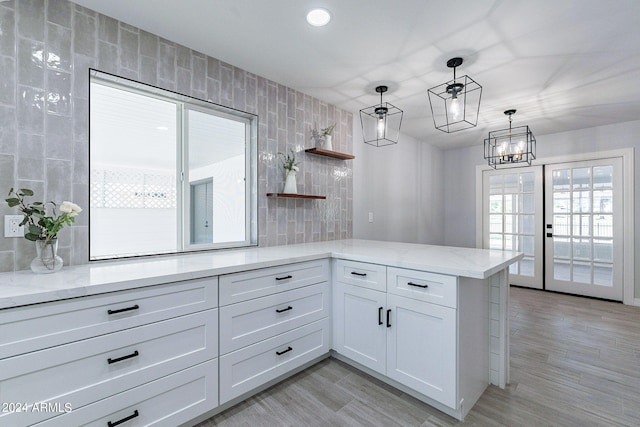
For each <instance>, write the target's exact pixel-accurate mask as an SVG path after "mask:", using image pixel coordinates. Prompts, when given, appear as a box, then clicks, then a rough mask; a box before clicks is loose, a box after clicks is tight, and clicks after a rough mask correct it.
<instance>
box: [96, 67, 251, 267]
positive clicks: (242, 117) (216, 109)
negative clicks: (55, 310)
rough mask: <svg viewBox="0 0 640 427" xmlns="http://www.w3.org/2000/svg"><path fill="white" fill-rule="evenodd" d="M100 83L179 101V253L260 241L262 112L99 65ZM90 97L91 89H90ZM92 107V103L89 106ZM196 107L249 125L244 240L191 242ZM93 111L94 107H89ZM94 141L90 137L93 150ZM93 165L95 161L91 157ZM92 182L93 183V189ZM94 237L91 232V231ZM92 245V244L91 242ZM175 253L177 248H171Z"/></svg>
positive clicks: (165, 99)
mask: <svg viewBox="0 0 640 427" xmlns="http://www.w3.org/2000/svg"><path fill="white" fill-rule="evenodd" d="M92 83H97V84H101V85H105V86H110V87H112V88H115V89H119V90H124V91H128V92H131V93H135V94H138V95H143V96H148V97H151V98H155V99H159V100H162V101H166V102H170V103H173V104H175V105H176V130H177V131H176V133H177V135H176V181H177V182H176V193H177V194H176V204H177V206H176V221H177V227H176V230H177V235H176V236H175V238H176V246H177V250H176V252H175V253H186V252H195V251H203V250H212V249H228V248H237V247H250V246H257V245H258V229H257V223H258V221H257V214H258V204H257V185H258V171H257V129H258V116H257V115H255V114H252V113H247V112H244V111H240V110H236V109H233V108H229V107H225V106H222V105H218V104H214V103H212V102H208V101H203V100H200V99H197V98H193V97H191V96H188V95H183V94H179V93H176V92H172V91H168V90H166V89H162V88H158V87H155V86H151V85H147V84H145V83H140V82H137V81H134V80H130V79H127V78H123V77H119V76H116V75H113V74H110V73H106V72H103V71H100V70H96V69H91V68H90V69H89V85H91V84H92ZM89 97H91V90H90V89H89ZM90 109H91V107H90V106H89V110H90ZM188 110H193V111H198V112H201V113H205V114H211V115H215V116H217V117H223V118H225V119H230V120H235V121H238V122H241V123H243V124H244V125H245V151H244V153H245V239H244V240H241V241H230V242H220V243H211V244H191V243H190V218H191V215H190V208H191V205H190V188H189V167H188V163H189V159H188V137H187V135H186V134H187V130H188V123H187V111H188ZM89 114H91V111H89ZM90 149H91V141H89V150H90ZM89 163H90V164H89V169H90V168H91V161H90V158H89ZM90 189H91V185H89V191H91V190H90ZM89 199H91V197H90V196H89ZM89 229H91V217H90V215H89ZM89 236H90V237H89V238H91V233H89ZM89 247H91V245H89ZM171 253H173V252H171ZM166 254H167V252H166V251H157V252H156V253H145V254H113V255H107V256H92V255H91V254H89V261H101V260H107V259H122V258H130V257H138V256H155V255H166Z"/></svg>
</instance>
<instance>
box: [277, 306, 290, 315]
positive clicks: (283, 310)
mask: <svg viewBox="0 0 640 427" xmlns="http://www.w3.org/2000/svg"><path fill="white" fill-rule="evenodd" d="M289 310H293V307H291V306H289V307H287V308H281V309H276V313H284V312H285V311H289Z"/></svg>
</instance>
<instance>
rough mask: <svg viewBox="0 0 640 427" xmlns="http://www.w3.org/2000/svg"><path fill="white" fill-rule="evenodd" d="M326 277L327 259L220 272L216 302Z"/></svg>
mask: <svg viewBox="0 0 640 427" xmlns="http://www.w3.org/2000/svg"><path fill="white" fill-rule="evenodd" d="M328 280H329V260H326V259H320V260H316V261H308V262H299V263H294V264H286V265H281V266H278V267H269V268H261V269H258V270H250V271H243V272H240V273H232V274H225V275H223V276H220V306H221V307H222V306H224V305H228V304H234V303H237V302H242V301H248V300H251V299H253V298H259V297H263V296H266V295H271V294H276V293H278V292H284V291H289V290H291V289H297V288H301V287H303V286H308V285H313V284H315V283H322V282H327V281H328Z"/></svg>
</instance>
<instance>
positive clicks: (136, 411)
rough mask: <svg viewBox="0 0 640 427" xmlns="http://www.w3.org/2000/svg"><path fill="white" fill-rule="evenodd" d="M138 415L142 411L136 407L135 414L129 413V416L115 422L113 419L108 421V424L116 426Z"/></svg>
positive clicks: (110, 426)
mask: <svg viewBox="0 0 640 427" xmlns="http://www.w3.org/2000/svg"><path fill="white" fill-rule="evenodd" d="M138 415H140V413H139V412H138V410H137V409H136V410H135V411H133V414H131V415H129V416H128V417H124V418H123V419H121V420H118V421H113V422H111V421H107V426H109V427H116V426H119V425H120V424H122V423H126V422H127V421H129V420H132V419H134V418H135V417H137V416H138Z"/></svg>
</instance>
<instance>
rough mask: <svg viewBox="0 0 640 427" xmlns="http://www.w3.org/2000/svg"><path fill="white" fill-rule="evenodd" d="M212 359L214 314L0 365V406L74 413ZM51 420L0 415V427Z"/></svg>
mask: <svg viewBox="0 0 640 427" xmlns="http://www.w3.org/2000/svg"><path fill="white" fill-rule="evenodd" d="M217 356H218V309H213V310H207V311H203V312H199V313H195V314H192V315H189V316H182V317H179V318H175V319H170V320H165V321H162V322H157V323H152V324H150V325H145V326H140V327H138V328H132V329H127V330H125V331H120V332H115V333H112V334H107V335H101V336H99V337H96V338H91V339H87V340H83V341H77V342H74V343H70V344H65V345H61V346H58V347H53V348H49V349H46V350H41V351H37V352H32V353H28V354H24V355H20V356H15V357H10V358H7V359H3V360H0V384H1V385H2V386H1V387H0V402H32V403H33V402H47V401H54V402H60V403H62V404H64V403H70V404H71V406H72V407H73V408H79V407H81V406H84V405H87V404H89V403H92V402H94V401H97V400H99V399H103V398H105V397H108V396H111V395H113V394H116V393H118V392H120V391H124V390H127V389H130V388H133V387H136V386H138V385H140V384H143V383H146V382H149V381H153V380H155V379H158V378H160V377H162V376H164V375H169V374H172V373H174V372H177V371H179V370H181V369H185V368H188V367H189V366H193V365H195V364H198V363H202V362H204V361H206V360H209V359H213V358H215V357H217ZM18 415H20V418H17V417H16V416H18ZM51 415H52V414H51V413H47V412H33V411H29V412H28V413H26V414H10V413H0V425H19V424H24V423H27V422H28V423H33V422H37V421H40V420H43V419H45V418H48V417H50V416H51ZM18 419H19V420H20V422H18Z"/></svg>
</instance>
